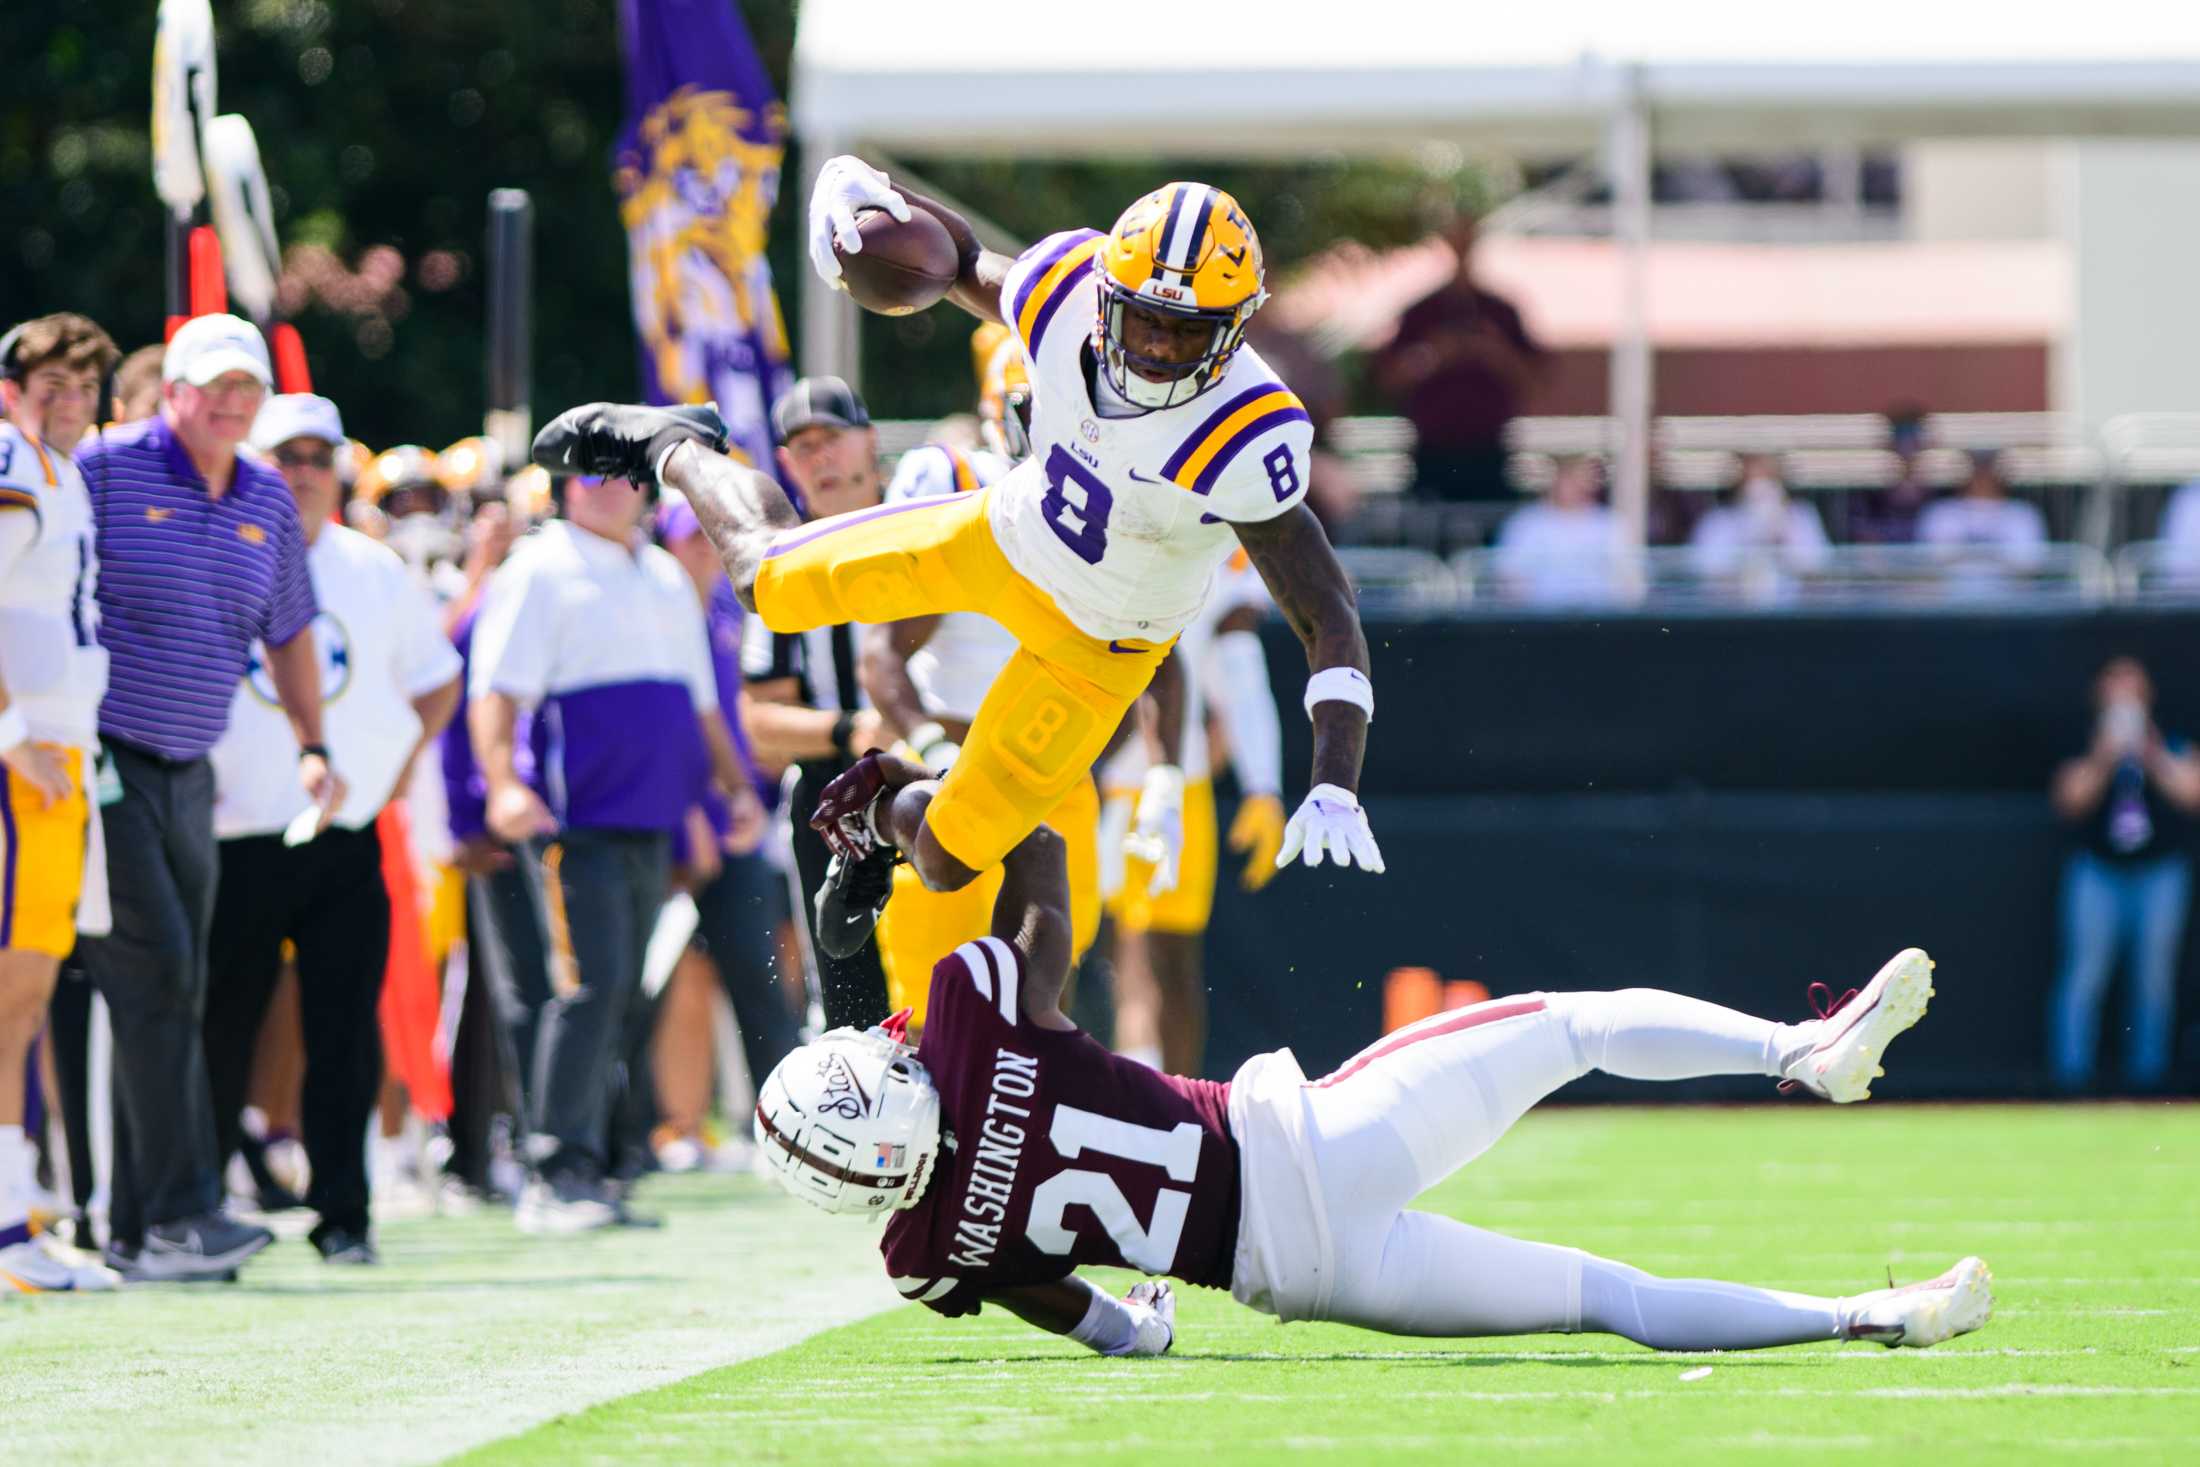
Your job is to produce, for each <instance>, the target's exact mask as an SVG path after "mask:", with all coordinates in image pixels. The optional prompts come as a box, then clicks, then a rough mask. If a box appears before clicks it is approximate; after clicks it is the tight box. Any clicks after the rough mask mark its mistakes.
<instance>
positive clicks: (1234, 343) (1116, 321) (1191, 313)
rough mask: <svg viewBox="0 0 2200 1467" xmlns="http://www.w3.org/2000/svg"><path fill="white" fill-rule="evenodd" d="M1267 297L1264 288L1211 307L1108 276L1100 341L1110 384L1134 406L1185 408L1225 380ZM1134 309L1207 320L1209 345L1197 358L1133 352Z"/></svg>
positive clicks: (1102, 289) (1103, 288)
mask: <svg viewBox="0 0 2200 1467" xmlns="http://www.w3.org/2000/svg"><path fill="white" fill-rule="evenodd" d="M1266 298H1267V296H1266V293H1265V292H1263V293H1261V294H1259V295H1256V296H1254V297H1253V298H1252V299H1251V300H1249V301H1247V302H1245V303H1244V304H1243V305H1240V306H1237V307H1234V308H1227V309H1206V308H1202V307H1199V306H1191V305H1181V304H1177V303H1174V302H1170V301H1164V300H1158V299H1156V298H1154V297H1153V296H1150V295H1147V294H1145V293H1144V292H1139V291H1132V290H1130V289H1128V288H1126V287H1125V286H1123V285H1122V284H1121V283H1120V282H1118V281H1115V280H1112V279H1109V278H1107V277H1106V276H1104V275H1103V276H1102V278H1101V281H1100V330H1099V343H1098V344H1099V347H1100V370H1101V371H1102V372H1104V373H1106V374H1107V379H1108V385H1109V386H1111V387H1113V388H1114V389H1115V390H1116V392H1117V393H1118V394H1120V395H1121V396H1122V398H1123V400H1124V401H1126V402H1128V403H1130V404H1131V405H1132V406H1134V407H1141V408H1146V409H1148V410H1149V411H1150V410H1154V409H1159V408H1171V407H1179V406H1181V405H1183V404H1184V403H1187V402H1190V401H1191V400H1192V399H1193V398H1195V397H1198V396H1199V395H1200V394H1201V393H1203V392H1205V391H1207V390H1208V389H1209V388H1211V387H1213V386H1214V385H1215V384H1216V383H1217V382H1220V381H1221V380H1222V374H1223V372H1224V371H1226V370H1227V369H1228V367H1229V365H1230V358H1231V357H1232V356H1233V355H1235V354H1236V352H1237V349H1238V346H1239V344H1240V343H1241V342H1242V341H1243V340H1244V339H1245V323H1246V322H1247V321H1248V320H1250V319H1251V318H1252V315H1253V312H1254V311H1255V310H1257V309H1258V308H1259V306H1260V303H1261V302H1262V301H1263V300H1265V299H1266ZM1133 309H1137V310H1143V311H1148V312H1151V313H1152V314H1154V315H1156V316H1168V317H1172V318H1174V319H1177V320H1186V321H1198V322H1200V323H1202V324H1204V325H1205V326H1207V328H1208V337H1207V345H1206V347H1205V349H1204V350H1202V351H1201V352H1200V354H1199V355H1198V356H1197V357H1194V358H1192V359H1190V360H1188V361H1181V362H1179V361H1164V360H1162V359H1160V358H1158V357H1149V356H1142V355H1140V354H1139V353H1137V352H1134V351H1132V350H1131V349H1130V347H1129V346H1128V345H1127V344H1126V337H1125V331H1124V327H1125V326H1126V324H1127V318H1128V316H1129V314H1130V312H1131V311H1132V310H1133Z"/></svg>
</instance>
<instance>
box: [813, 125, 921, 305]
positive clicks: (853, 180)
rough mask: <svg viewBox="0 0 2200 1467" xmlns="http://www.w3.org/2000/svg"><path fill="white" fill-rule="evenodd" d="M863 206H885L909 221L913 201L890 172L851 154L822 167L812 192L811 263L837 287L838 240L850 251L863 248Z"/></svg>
mask: <svg viewBox="0 0 2200 1467" xmlns="http://www.w3.org/2000/svg"><path fill="white" fill-rule="evenodd" d="M861 209H884V210H885V211H886V212H887V213H889V214H891V215H893V216H894V217H895V218H896V219H898V220H900V221H901V222H902V223H904V224H906V223H908V222H909V201H908V200H907V199H905V198H903V197H902V196H901V195H900V194H897V193H895V192H894V188H893V185H892V184H890V183H889V182H887V179H886V175H885V174H883V173H881V172H879V171H878V170H877V169H876V168H873V167H872V166H871V165H870V164H868V163H866V162H864V161H863V160H862V159H861V158H858V157H856V156H854V155H853V154H850V153H843V154H841V155H840V156H839V157H837V158H834V159H832V160H830V161H829V162H827V163H826V165H825V166H824V167H823V168H821V169H819V170H818V173H817V187H816V188H814V189H812V190H811V191H810V264H811V265H812V266H814V267H815V268H816V270H817V273H818V274H819V275H820V276H821V277H823V279H824V280H825V283H826V284H828V285H830V286H832V287H833V289H835V290H846V289H847V288H848V287H847V286H846V285H844V284H842V283H841V279H840V260H839V258H838V257H837V256H835V255H834V254H833V245H834V244H835V243H836V242H837V243H838V244H839V246H840V248H841V249H842V250H843V251H845V252H846V253H848V254H851V255H853V254H859V253H861V252H862V250H863V236H862V235H861V234H860V233H858V232H857V230H856V213H857V211H858V210H861Z"/></svg>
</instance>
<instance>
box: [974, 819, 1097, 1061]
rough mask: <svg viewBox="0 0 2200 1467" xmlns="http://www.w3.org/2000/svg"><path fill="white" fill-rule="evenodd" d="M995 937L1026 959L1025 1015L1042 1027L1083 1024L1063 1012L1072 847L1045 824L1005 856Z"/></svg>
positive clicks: (995, 912) (1068, 954) (1067, 973)
mask: <svg viewBox="0 0 2200 1467" xmlns="http://www.w3.org/2000/svg"><path fill="white" fill-rule="evenodd" d="M993 935H994V936H995V937H998V938H999V939H1001V941H1003V942H1005V943H1007V944H1008V945H1009V946H1010V947H1013V948H1015V949H1016V950H1017V951H1019V952H1021V953H1022V954H1023V955H1024V981H1023V998H1022V1006H1023V1011H1024V1017H1025V1018H1027V1019H1029V1020H1031V1022H1032V1023H1034V1024H1037V1025H1038V1026H1039V1027H1040V1028H1042V1029H1060V1030H1069V1029H1074V1028H1076V1027H1077V1026H1076V1025H1075V1024H1072V1023H1071V1022H1070V1021H1069V1019H1068V1018H1067V1017H1066V1016H1065V1015H1064V1014H1063V1013H1062V990H1063V989H1064V988H1065V987H1067V986H1068V984H1069V960H1070V924H1069V847H1068V845H1067V844H1066V843H1065V842H1064V841H1063V839H1062V838H1061V837H1060V836H1059V835H1056V834H1055V833H1054V831H1053V830H1052V829H1051V828H1049V827H1047V826H1044V825H1042V826H1039V827H1038V828H1037V829H1035V830H1033V831H1032V832H1031V834H1029V835H1027V836H1025V837H1024V838H1023V839H1022V840H1020V841H1018V842H1017V843H1016V845H1015V848H1014V849H1012V850H1010V851H1009V853H1008V854H1007V855H1006V856H1004V857H1002V858H1001V895H1000V898H999V899H998V900H997V901H995V902H994V904H993Z"/></svg>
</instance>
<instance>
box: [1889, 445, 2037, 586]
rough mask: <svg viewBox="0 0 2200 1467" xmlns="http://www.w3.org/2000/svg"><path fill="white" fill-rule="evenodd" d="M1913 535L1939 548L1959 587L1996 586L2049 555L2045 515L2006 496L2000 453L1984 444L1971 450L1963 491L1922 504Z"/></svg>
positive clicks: (1950, 579)
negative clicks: (1997, 453) (1969, 466)
mask: <svg viewBox="0 0 2200 1467" xmlns="http://www.w3.org/2000/svg"><path fill="white" fill-rule="evenodd" d="M1917 538H1918V540H1919V541H1920V542H1921V543H1923V544H1926V545H1931V546H1933V547H1935V548H1936V549H1937V550H1938V551H1939V553H1940V558H1941V559H1942V560H1943V561H1945V562H1946V563H1948V565H1949V566H1950V567H1951V571H1950V576H1949V583H1950V586H1951V588H1952V589H1955V590H1957V591H1963V590H1966V589H1968V590H1990V589H1996V588H1999V587H2000V586H2001V585H2003V584H2004V580H2005V573H2006V572H2009V571H2020V572H2021V571H2030V570H2036V569H2037V568H2038V567H2039V566H2040V565H2041V564H2042V563H2043V562H2044V561H2045V560H2046V559H2047V520H2046V517H2045V516H2043V515H2042V514H2041V513H2040V511H2039V507H2038V506H2037V505H2032V504H2026V503H2025V502H2023V501H2022V500H2018V499H2011V498H2010V497H2009V486H2008V485H2007V484H2005V483H2003V482H2002V477H2001V467H2000V462H1999V458H1998V456H1997V455H1996V454H1994V453H1993V452H1992V451H1990V450H1987V449H1977V450H1974V451H1973V452H1972V454H1971V477H1970V479H1969V481H1968V482H1967V483H1965V484H1964V486H1963V489H1962V492H1960V493H1958V494H1956V495H1954V496H1953V497H1951V498H1947V499H1941V500H1936V501H1934V502H1933V503H1932V504H1929V505H1927V506H1926V507H1925V512H1924V513H1923V514H1921V515H1920V516H1918V521H1917Z"/></svg>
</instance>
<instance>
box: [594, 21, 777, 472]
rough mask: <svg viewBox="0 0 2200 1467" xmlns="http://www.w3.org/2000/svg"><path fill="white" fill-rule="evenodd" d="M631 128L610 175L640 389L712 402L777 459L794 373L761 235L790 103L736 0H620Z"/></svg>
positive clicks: (657, 396) (755, 448) (751, 451)
mask: <svg viewBox="0 0 2200 1467" xmlns="http://www.w3.org/2000/svg"><path fill="white" fill-rule="evenodd" d="M619 33H620V36H621V38H622V40H623V42H624V45H625V49H626V126H625V129H624V130H623V131H622V132H621V133H620V135H619V144H618V151H617V154H616V163H615V165H614V168H613V174H612V184H613V187H614V188H615V189H616V190H617V192H618V196H619V213H620V216H621V218H622V219H623V220H624V222H625V224H626V238H627V256H628V270H629V274H630V276H631V279H632V289H633V296H634V327H635V332H636V334H637V335H638V336H639V337H640V338H641V351H642V390H643V394H644V396H645V397H646V398H647V399H648V401H650V402H705V401H709V400H713V399H715V400H716V402H717V403H718V409H719V411H720V412H721V413H722V414H724V416H725V419H726V426H727V428H728V429H730V430H731V432H732V435H733V442H734V444H735V445H736V446H737V447H738V448H739V449H740V451H741V452H742V453H744V454H745V455H746V456H747V457H748V459H749V461H750V462H751V463H754V464H756V465H758V466H759V467H762V468H763V469H764V470H765V471H766V472H770V471H771V467H772V451H771V450H772V436H771V405H772V402H773V400H774V399H775V398H777V397H778V396H779V395H780V394H781V393H783V392H785V391H786V390H787V388H788V386H789V385H790V384H791V382H792V380H793V373H792V372H791V371H789V369H788V365H787V327H786V323H785V321H783V320H782V319H781V318H780V315H779V302H778V300H777V299H776V298H775V297H774V296H773V294H772V280H771V269H770V267H769V265H767V264H766V263H765V259H764V234H765V226H766V223H767V221H768V220H769V219H770V217H771V210H772V203H773V201H774V200H775V199H776V198H777V197H778V195H779V163H780V158H781V156H782V155H783V154H784V152H785V151H786V138H787V109H786V106H785V105H784V104H783V103H782V102H780V100H779V99H778V97H776V96H774V95H773V93H772V86H771V80H770V78H769V77H768V76H767V75H766V73H765V70H764V64H763V62H762V61H761V60H759V59H758V57H757V55H756V48H755V46H754V45H753V44H752V43H751V42H750V40H749V32H748V27H747V26H746V25H744V24H743V23H742V21H741V13H740V11H739V10H738V9H737V8H736V4H735V0H620V3H619Z"/></svg>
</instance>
